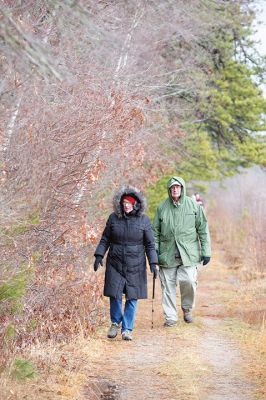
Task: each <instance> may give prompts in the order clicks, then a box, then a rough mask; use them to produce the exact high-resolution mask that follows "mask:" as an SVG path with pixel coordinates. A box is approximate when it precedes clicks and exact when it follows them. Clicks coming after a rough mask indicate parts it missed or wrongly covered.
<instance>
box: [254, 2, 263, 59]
mask: <svg viewBox="0 0 266 400" xmlns="http://www.w3.org/2000/svg"><path fill="white" fill-rule="evenodd" d="M255 3H256V4H257V8H258V10H259V12H257V21H258V22H260V24H258V23H256V24H255V29H256V30H257V31H258V32H257V33H256V34H255V39H256V40H260V42H261V43H260V44H258V50H259V52H260V53H261V54H264V55H266V0H257V1H256V2H255Z"/></svg>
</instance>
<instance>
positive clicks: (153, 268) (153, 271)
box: [150, 264, 158, 279]
mask: <svg viewBox="0 0 266 400" xmlns="http://www.w3.org/2000/svg"><path fill="white" fill-rule="evenodd" d="M150 270H151V273H152V274H153V276H154V279H156V278H157V275H158V269H157V265H156V264H151V265H150Z"/></svg>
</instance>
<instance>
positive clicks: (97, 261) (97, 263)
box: [93, 256, 103, 272]
mask: <svg viewBox="0 0 266 400" xmlns="http://www.w3.org/2000/svg"><path fill="white" fill-rule="evenodd" d="M100 264H101V266H103V258H102V256H95V261H94V265H93V268H94V271H95V272H96V271H97V269H98V268H99V266H100Z"/></svg>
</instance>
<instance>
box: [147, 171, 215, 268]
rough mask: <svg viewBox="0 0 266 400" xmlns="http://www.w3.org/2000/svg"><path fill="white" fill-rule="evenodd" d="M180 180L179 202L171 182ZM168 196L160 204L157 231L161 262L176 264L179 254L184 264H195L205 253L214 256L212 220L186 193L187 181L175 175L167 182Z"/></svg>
mask: <svg viewBox="0 0 266 400" xmlns="http://www.w3.org/2000/svg"><path fill="white" fill-rule="evenodd" d="M173 180H176V181H177V182H178V183H179V184H181V185H182V191H181V196H180V198H179V202H178V203H177V204H175V203H174V202H173V200H172V197H171V193H170V185H171V184H172V182H173ZM167 190H168V196H169V197H168V199H166V200H165V201H163V202H162V203H161V204H160V205H159V207H158V208H157V211H156V214H155V218H154V223H153V233H154V239H155V247H156V250H157V252H158V258H159V265H160V266H162V267H175V266H176V265H177V260H176V256H177V257H179V258H181V259H182V263H183V265H184V266H195V265H197V264H199V263H200V261H201V257H202V256H206V257H210V256H211V243H210V234H209V228H208V222H207V219H206V216H205V213H204V210H203V208H202V206H200V205H198V204H197V203H196V202H195V201H194V200H193V199H191V198H190V197H188V196H186V184H185V181H184V180H183V179H182V178H180V177H175V176H174V177H172V178H171V179H169V181H168V183H167Z"/></svg>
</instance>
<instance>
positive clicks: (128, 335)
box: [122, 329, 132, 340]
mask: <svg viewBox="0 0 266 400" xmlns="http://www.w3.org/2000/svg"><path fill="white" fill-rule="evenodd" d="M122 339H123V340H132V333H131V331H129V330H128V329H126V330H125V331H124V332H122Z"/></svg>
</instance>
